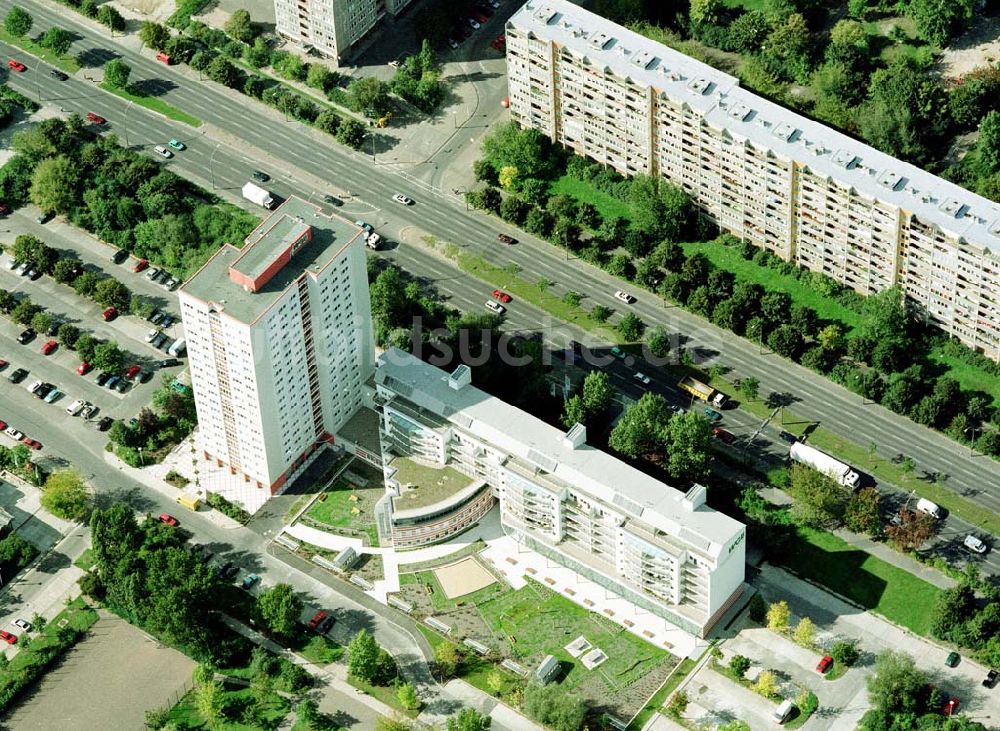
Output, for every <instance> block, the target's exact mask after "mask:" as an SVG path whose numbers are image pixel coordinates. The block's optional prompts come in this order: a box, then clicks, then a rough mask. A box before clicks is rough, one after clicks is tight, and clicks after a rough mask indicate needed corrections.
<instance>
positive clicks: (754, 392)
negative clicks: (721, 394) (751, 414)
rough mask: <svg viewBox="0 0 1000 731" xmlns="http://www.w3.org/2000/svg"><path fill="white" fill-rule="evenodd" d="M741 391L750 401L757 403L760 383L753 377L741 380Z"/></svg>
mask: <svg viewBox="0 0 1000 731" xmlns="http://www.w3.org/2000/svg"><path fill="white" fill-rule="evenodd" d="M739 391H740V393H741V394H743V395H744V396H746V397H747V399H748V400H750V401H756V400H757V396H758V394H759V392H760V381H759V380H757V379H756V378H754V377H753V376H747V377H746V378H741V379H740V385H739Z"/></svg>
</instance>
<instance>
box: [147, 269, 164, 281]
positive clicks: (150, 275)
mask: <svg viewBox="0 0 1000 731" xmlns="http://www.w3.org/2000/svg"><path fill="white" fill-rule="evenodd" d="M160 271H161V270H160V269H157V268H156V267H153V268H152V269H150V270H149V271H147V272H146V279H148V280H149V281H150V282H155V281H156V278H157V277H159V276H160Z"/></svg>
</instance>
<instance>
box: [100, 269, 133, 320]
mask: <svg viewBox="0 0 1000 731" xmlns="http://www.w3.org/2000/svg"><path fill="white" fill-rule="evenodd" d="M94 299H95V300H97V302H98V304H100V305H101V306H103V307H115V308H116V309H118V310H120V311H122V312H126V311H128V308H129V303H130V302H131V301H132V293H131V292H130V291H129V289H128V287H126V286H125V285H124V284H123V283H122V282H120V281H118V280H117V279H113V278H111V277H105V278H104V279H102V280H101V281H99V282H98V283H97V286H96V287H95V288H94Z"/></svg>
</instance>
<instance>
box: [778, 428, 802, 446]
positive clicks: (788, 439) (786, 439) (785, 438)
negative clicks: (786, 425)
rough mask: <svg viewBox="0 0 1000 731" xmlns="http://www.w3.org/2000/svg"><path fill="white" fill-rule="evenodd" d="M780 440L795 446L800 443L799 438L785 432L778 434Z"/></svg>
mask: <svg viewBox="0 0 1000 731" xmlns="http://www.w3.org/2000/svg"><path fill="white" fill-rule="evenodd" d="M778 439H780V440H781V441H783V442H788V443H789V444H795V442H797V441H799V438H798V437H797V436H795V435H794V434H792V433H791V432H787V431H784V430H783V431H782V432H781V433H780V434H778Z"/></svg>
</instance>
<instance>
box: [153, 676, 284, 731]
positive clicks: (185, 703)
mask: <svg viewBox="0 0 1000 731" xmlns="http://www.w3.org/2000/svg"><path fill="white" fill-rule="evenodd" d="M224 688H225V690H224V692H223V699H224V706H223V715H224V720H223V721H222V722H221V723H219V724H218V725H216V726H214V727H211V728H212V730H213V731H259V730H260V729H262V728H267V729H271V728H277V727H278V725H279V724H280V723H281V720H282V719H283V718H284V717H285V716H287V715H288V712H289V711H290V710H291V707H292V704H291V702H290V701H289V700H287V699H286V698H283V697H282V696H280V695H278V694H277V693H273V694H272V697H271V698H270V700H269V701H268V703H267V704H266V705H265V706H264V710H263V711H262V714H261V715H262V721H263V723H262V724H260V725H258V724H246V723H242V722H241V721H240V720H237V719H240V717H241V714H242V712H243V709H244V708H246V707H247V706H249V705H251V704H252V703H253V702H254V701H253V694H252V693H251V692H250V689H249V688H245V687H242V686H237V685H226V686H224ZM170 721H171V722H173V723H175V724H177V726H178V727H179V728H184V729H188V730H189V731H195V729H208V728H210V727H209V726H208V725H207V724H206V723H205V722H204V720H203V719H202V717H201V715H200V714H199V713H198V710H197V707H196V705H195V700H194V693H193V691H192V692H189V693H188V694H187V695H185V696H184V697H183V698H181V699H180V701H178V703H177V705H175V706H174V707H173V708H171V709H170Z"/></svg>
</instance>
